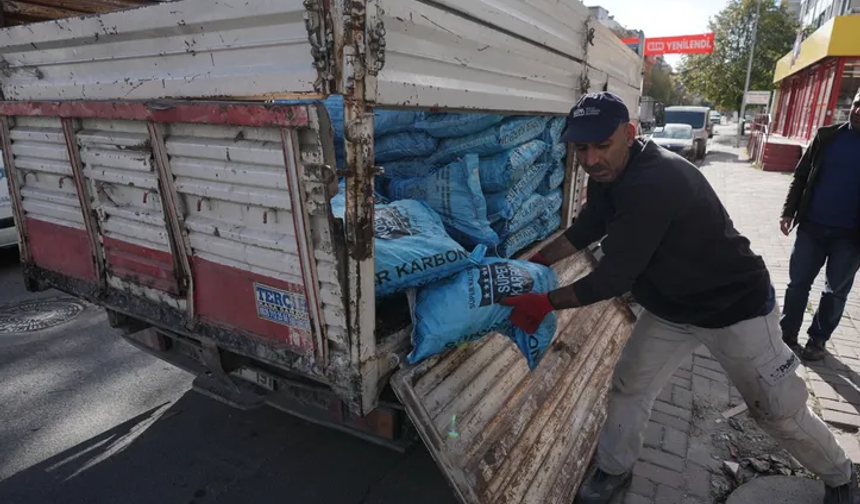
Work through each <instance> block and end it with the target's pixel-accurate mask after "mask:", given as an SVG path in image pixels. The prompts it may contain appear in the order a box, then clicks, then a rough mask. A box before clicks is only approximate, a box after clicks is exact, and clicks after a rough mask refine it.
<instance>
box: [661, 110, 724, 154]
mask: <svg viewBox="0 0 860 504" xmlns="http://www.w3.org/2000/svg"><path fill="white" fill-rule="evenodd" d="M710 112H711V109H709V108H708V107H666V111H665V123H664V124H689V125H690V126H691V127H692V128H693V144H694V145H695V146H696V158H697V159H704V158H705V155H706V154H707V152H708V139H709V138H711V137H712V136H713V125H712V124H711V123H710V121H709V120H708V117H709V113H710Z"/></svg>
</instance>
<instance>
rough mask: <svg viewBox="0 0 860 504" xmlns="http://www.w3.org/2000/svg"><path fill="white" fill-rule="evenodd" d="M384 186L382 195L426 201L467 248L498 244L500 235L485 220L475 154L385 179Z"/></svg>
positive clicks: (485, 214)
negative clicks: (414, 173) (425, 172)
mask: <svg viewBox="0 0 860 504" xmlns="http://www.w3.org/2000/svg"><path fill="white" fill-rule="evenodd" d="M385 185H386V187H385V189H384V191H383V194H385V195H386V196H388V197H389V198H391V199H392V200H399V199H416V200H420V201H426V202H427V203H428V204H429V205H430V208H432V209H433V210H435V211H436V212H437V213H438V214H439V216H440V217H442V222H444V223H445V228H446V229H447V230H448V234H450V235H451V237H452V238H454V239H455V240H457V241H458V242H460V243H461V244H463V245H465V246H466V247H468V248H472V247H474V246H476V245H479V244H482V245H486V246H488V247H493V246H495V245H498V244H499V241H500V240H499V236H498V235H497V234H496V232H495V231H493V228H492V227H490V222H489V220H487V202H486V201H485V200H484V194H483V193H482V192H481V182H480V179H479V176H478V156H476V155H474V154H471V155H468V156H466V157H464V158H463V159H461V160H459V161H455V162H453V163H450V164H448V165H445V166H443V167H441V168H439V169H438V170H436V171H435V172H433V173H432V174H430V175H428V176H426V177H416V178H409V179H396V178H394V179H388V180H387V184H385Z"/></svg>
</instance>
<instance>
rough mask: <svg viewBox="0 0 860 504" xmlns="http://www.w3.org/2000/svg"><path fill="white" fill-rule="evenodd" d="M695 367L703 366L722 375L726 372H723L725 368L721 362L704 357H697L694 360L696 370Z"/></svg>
mask: <svg viewBox="0 0 860 504" xmlns="http://www.w3.org/2000/svg"><path fill="white" fill-rule="evenodd" d="M695 366H702V367H704V368H708V369H710V370H711V371H716V372H717V373H720V374H723V373H725V371H724V370H723V366H721V365H720V363H719V362H717V361H715V360H714V359H708V358H706V357H702V356H700V355H696V356H695V358H694V359H693V367H694V368H695ZM694 372H695V371H694Z"/></svg>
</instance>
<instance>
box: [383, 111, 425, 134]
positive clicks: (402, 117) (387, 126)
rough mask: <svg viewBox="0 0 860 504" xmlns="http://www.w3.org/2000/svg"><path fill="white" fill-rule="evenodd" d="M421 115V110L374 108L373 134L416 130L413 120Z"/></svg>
mask: <svg viewBox="0 0 860 504" xmlns="http://www.w3.org/2000/svg"><path fill="white" fill-rule="evenodd" d="M423 117H424V113H423V112H415V111H407V110H376V111H375V112H374V118H373V135H374V136H382V135H390V134H392V133H402V132H404V131H416V128H415V122H416V121H419V120H421V119H422V118H423Z"/></svg>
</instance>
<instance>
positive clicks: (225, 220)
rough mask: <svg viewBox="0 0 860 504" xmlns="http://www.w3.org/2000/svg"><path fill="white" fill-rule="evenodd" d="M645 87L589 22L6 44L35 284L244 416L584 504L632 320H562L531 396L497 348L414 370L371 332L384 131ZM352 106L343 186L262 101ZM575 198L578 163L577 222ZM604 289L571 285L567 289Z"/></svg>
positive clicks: (79, 33)
mask: <svg viewBox="0 0 860 504" xmlns="http://www.w3.org/2000/svg"><path fill="white" fill-rule="evenodd" d="M67 1H68V2H73V1H74V0H67ZM641 67H642V66H641V60H640V58H639V57H638V56H637V55H636V54H635V53H633V52H632V51H630V50H629V49H628V48H627V47H626V46H625V45H624V44H622V43H621V41H620V40H618V39H617V37H615V36H614V35H613V34H612V33H611V32H609V31H608V30H607V29H606V28H605V27H603V26H602V25H601V24H599V23H597V22H594V21H592V20H591V19H589V17H588V10H587V9H586V8H585V7H584V6H583V5H582V4H581V3H579V2H577V1H575V0H493V1H490V0H457V1H454V0H436V1H427V0H425V1H418V0H352V1H346V0H218V1H212V0H180V1H176V2H169V3H168V2H166V3H163V4H160V5H156V6H152V7H146V8H140V9H134V10H128V11H119V12H113V13H108V14H103V15H99V16H93V17H85V18H73V19H64V20H59V21H55V22H49V23H37V24H32V25H27V26H17V27H11V28H6V29H3V30H0V69H2V71H0V92H2V96H3V97H4V99H5V101H0V142H2V143H0V150H3V151H4V160H5V161H6V162H7V163H6V164H7V170H8V172H9V188H10V195H11V202H12V208H13V211H14V215H15V219H16V223H17V224H18V232H19V235H20V237H21V241H20V246H21V257H22V261H23V263H24V271H25V278H26V279H27V282H28V285H31V286H32V287H33V288H46V287H55V288H59V289H62V290H65V291H66V292H69V293H71V294H73V295H75V296H79V297H81V298H85V299H88V300H90V301H91V302H94V303H98V304H100V305H102V306H104V307H105V308H106V309H107V310H108V313H109V315H110V320H111V321H112V323H114V324H115V325H116V326H118V327H123V328H125V329H127V330H131V329H130V328H135V330H136V329H139V328H141V327H149V329H147V330H144V331H141V332H136V333H134V334H133V335H130V336H129V337H130V338H131V339H132V340H133V343H134V344H135V345H137V346H139V347H140V348H142V349H145V350H146V351H149V352H151V353H153V354H155V355H157V356H159V357H160V358H163V359H165V360H167V361H169V362H172V363H174V364H176V365H180V366H184V367H186V369H189V370H190V371H192V372H195V373H200V374H201V375H205V374H206V373H208V374H209V375H211V376H210V377H209V378H207V379H206V380H203V381H202V382H201V383H200V387H199V389H200V390H202V391H204V392H206V393H209V394H210V395H213V396H216V397H219V398H220V399H222V400H225V401H228V402H231V404H242V405H245V406H251V405H258V404H262V403H266V404H271V405H274V406H276V407H279V408H282V409H285V410H288V411H290V412H292V413H294V414H297V415H300V416H305V417H308V418H311V417H312V415H311V414H310V413H308V411H309V409H308V408H311V406H314V407H316V406H319V405H320V404H323V405H324V406H323V407H322V410H324V411H327V412H330V411H336V412H343V411H348V412H349V413H348V414H343V415H342V418H339V420H338V422H334V421H331V420H329V421H328V423H334V424H336V426H337V427H338V428H343V429H346V430H349V431H350V432H367V431H368V430H372V431H373V432H374V433H376V434H379V433H380V431H386V432H387V433H388V434H391V433H392V432H395V431H396V430H397V427H398V426H400V425H401V424H400V423H399V422H395V421H393V420H392V418H393V417H392V412H397V411H402V410H404V409H405V411H406V412H407V413H408V415H409V418H410V419H411V423H412V424H414V426H415V428H416V429H417V430H418V432H419V433H420V434H421V438H422V439H423V441H424V442H425V444H426V445H427V447H428V449H429V451H430V453H431V454H432V455H433V456H434V458H435V459H436V460H437V462H438V463H439V466H440V467H441V468H442V470H443V471H444V472H445V474H446V475H447V476H448V478H449V481H450V482H451V484H452V486H453V488H454V491H455V493H456V495H457V496H458V498H459V499H460V500H461V501H462V502H464V503H468V504H478V503H481V504H488V503H492V504H513V503H528V504H538V503H540V504H545V503H553V504H554V503H558V504H568V503H569V502H571V500H572V492H573V491H574V490H575V488H576V487H577V485H578V483H579V481H580V480H581V478H582V476H583V474H584V471H585V469H586V465H587V462H588V460H589V458H590V455H591V453H592V450H593V448H594V445H595V442H596V433H597V431H598V430H599V428H600V425H601V424H602V421H603V419H604V418H605V412H604V405H605V394H606V390H607V387H608V379H609V376H610V374H611V370H612V367H613V366H614V363H615V361H616V359H617V357H618V355H619V353H620V351H621V348H622V347H623V344H624V342H625V341H626V338H627V337H628V335H629V333H630V330H631V325H632V321H633V316H632V314H631V313H630V310H629V308H628V307H627V306H626V305H624V304H623V303H621V302H619V301H609V302H604V303H600V304H597V305H594V306H592V307H588V308H585V309H581V310H570V311H566V312H564V313H562V314H561V315H560V316H559V323H558V327H559V331H558V332H557V334H556V337H555V340H554V342H553V344H552V347H551V348H550V350H549V352H548V354H547V356H546V357H545V358H544V359H545V361H544V362H543V363H542V364H541V366H539V367H538V369H537V370H535V371H533V372H530V371H528V369H527V367H526V366H525V363H524V360H523V359H522V358H521V357H520V356H519V355H518V353H517V350H516V349H515V348H514V347H513V346H512V345H511V343H510V342H509V341H508V340H507V339H506V338H504V337H502V336H499V335H488V336H487V337H486V338H484V339H483V340H481V342H480V343H478V344H474V345H468V346H466V347H464V348H459V349H457V350H454V351H452V352H449V353H447V354H444V355H441V356H438V357H434V358H430V359H428V360H426V361H424V362H422V363H420V364H418V365H415V366H406V365H402V364H401V362H402V359H403V357H404V355H405V352H406V351H407V350H408V347H409V344H410V342H409V328H408V327H405V328H400V330H399V331H395V332H393V333H389V332H387V331H382V330H381V329H379V328H380V327H382V326H383V324H380V325H377V320H376V318H377V311H378V310H377V308H378V307H377V304H376V298H375V296H374V287H373V285H374V283H373V272H374V269H373V266H374V264H373V261H374V256H373V233H372V227H373V226H372V225H369V224H372V219H373V204H372V201H371V199H370V198H367V197H362V195H368V194H372V190H373V185H372V184H373V176H372V174H373V171H374V165H373V162H374V160H373V159H372V157H370V154H372V152H373V148H372V147H373V145H372V142H373V136H372V133H373V114H372V112H373V110H374V109H376V108H419V109H434V110H435V109H443V110H456V111H494V112H498V113H503V114H523V113H525V114H553V115H563V114H566V113H567V112H568V111H569V109H570V107H571V105H572V104H573V103H574V102H575V101H576V99H577V98H578V97H579V96H581V95H582V94H583V93H584V92H588V91H600V90H608V91H611V92H614V93H616V94H618V95H620V96H621V97H622V98H623V99H624V100H625V102H626V103H627V105H628V108H629V109H630V114H631V117H632V118H634V120H635V119H636V118H637V116H638V110H639V102H638V97H639V89H640V81H641ZM335 93H336V94H342V95H344V103H345V106H344V117H345V125H346V131H347V134H346V136H347V139H346V141H345V143H344V147H345V151H346V166H345V167H343V170H339V171H337V172H336V171H335V170H334V169H333V168H332V167H333V166H334V165H335V161H334V149H333V143H332V128H331V123H330V121H329V117H328V114H327V113H326V111H325V108H324V107H323V106H322V105H319V104H317V103H315V102H309V103H302V104H295V105H279V104H272V103H268V102H266V101H265V100H268V99H274V98H279V99H284V98H307V99H317V98H322V97H325V96H327V95H329V94H335ZM337 176H342V177H344V178H345V180H346V212H345V217H344V219H343V220H342V221H341V220H339V219H335V218H334V217H333V216H332V214H331V209H330V205H329V198H330V197H331V196H332V195H333V194H332V191H331V188H332V183H333V182H336V177H337ZM583 184H584V179H583V177H582V173H581V172H579V171H577V170H576V169H575V165H574V160H573V157H572V156H570V155H569V157H568V161H567V171H566V179H565V182H564V185H563V188H564V198H565V203H564V207H563V211H562V219H563V220H562V222H569V221H570V219H571V217H572V216H573V215H574V214H575V212H576V209H577V206H578V205H579V203H580V202H581V198H580V194H582V189H583ZM335 185H336V184H335ZM538 247H539V246H538ZM592 268H593V261H592V258H591V257H589V256H588V255H587V254H579V255H577V256H575V257H572V258H570V259H569V260H567V261H564V262H562V263H560V264H559V265H557V266H556V270H557V271H558V273H559V276H560V278H561V280H562V282H564V283H567V282H570V281H573V280H575V279H576V278H579V277H581V276H582V275H585V274H587V273H588V272H589V271H591V269H592ZM383 311H384V310H383ZM273 313H275V314H276V315H278V317H274V316H272V314H273ZM383 315H384V313H383ZM380 333H384V334H380ZM219 380H220V382H219ZM236 380H240V381H241V383H242V384H244V385H242V386H239V382H237V381H236ZM247 380H251V381H250V382H248V381H247ZM251 382H253V383H251ZM225 384H229V385H225ZM249 387H250V388H249ZM389 387H390V388H391V389H393V390H394V392H396V394H397V397H398V398H399V400H400V403H401V404H400V405H397V406H391V404H390V399H391V398H390V396H386V397H387V400H381V399H380V397H381V396H382V394H383V392H384V391H387V390H389ZM225 388H229V390H227V391H225ZM289 391H301V394H300V395H301V397H302V400H301V401H298V400H296V397H299V395H295V394H294V395H290V396H288V395H287V393H288V392H289ZM325 394H329V396H334V397H335V398H336V399H337V400H338V401H340V402H337V403H333V402H326V401H328V399H325V398H326V397H329V396H327V395H325ZM311 398H313V399H314V400H311ZM320 398H323V399H320ZM315 401H316V402H315ZM326 405H332V407H330V408H329V407H328V406H326ZM327 408H328V409H327ZM454 414H456V415H457V418H458V419H460V422H461V423H458V426H459V427H458V429H459V433H458V435H457V436H449V435H448V429H449V426H448V425H449V423H450V418H451V415H454ZM317 420H318V421H319V419H317ZM407 424H408V422H407Z"/></svg>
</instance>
